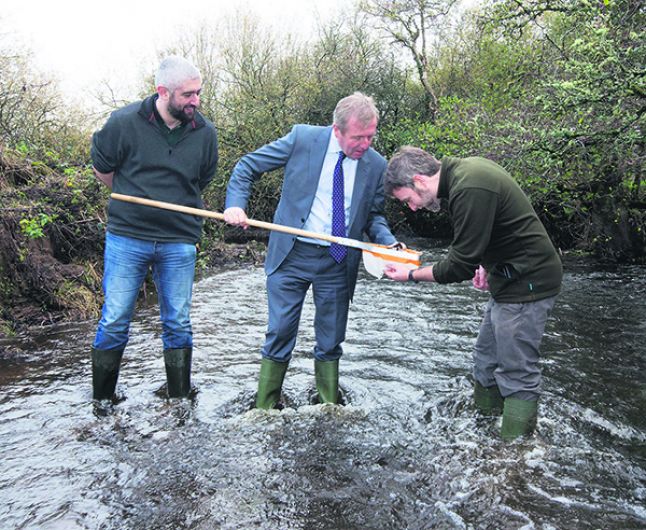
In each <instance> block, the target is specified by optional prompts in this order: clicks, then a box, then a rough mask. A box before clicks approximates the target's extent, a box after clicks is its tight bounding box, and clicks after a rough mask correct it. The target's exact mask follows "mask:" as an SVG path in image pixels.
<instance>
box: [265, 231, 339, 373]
mask: <svg viewBox="0 0 646 530" xmlns="http://www.w3.org/2000/svg"><path fill="white" fill-rule="evenodd" d="M329 250H330V249H329V247H327V246H323V245H314V244H310V243H304V242H301V241H298V240H296V242H295V243H294V248H293V249H292V250H291V252H290V253H289V254H288V255H287V257H286V258H285V260H284V261H283V263H282V264H281V265H280V267H278V269H276V270H275V271H274V272H273V273H271V274H270V275H269V276H267V302H268V305H269V323H268V326H267V333H266V336H265V344H264V346H263V348H262V355H263V357H266V358H269V359H271V360H273V361H277V362H288V361H289V360H290V359H291V356H292V351H293V350H294V346H295V345H296V336H297V334H298V326H299V323H300V318H301V312H302V309H303V302H304V300H305V295H306V294H307V291H308V289H309V288H310V286H312V295H313V299H314V309H315V315H314V333H315V337H316V343H315V345H314V351H313V353H314V357H315V358H316V359H317V360H319V361H335V360H337V359H339V357H341V355H342V353H343V350H342V348H341V343H342V342H343V341H344V340H345V331H346V326H347V322H348V307H349V304H350V296H349V289H348V279H347V265H346V262H347V259H346V260H344V261H342V262H341V263H337V262H336V261H334V259H333V258H332V256H331V255H330V251H329Z"/></svg>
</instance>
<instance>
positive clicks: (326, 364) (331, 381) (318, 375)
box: [314, 359, 339, 404]
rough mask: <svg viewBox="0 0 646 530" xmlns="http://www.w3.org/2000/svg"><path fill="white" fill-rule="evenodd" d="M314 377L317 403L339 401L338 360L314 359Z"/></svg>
mask: <svg viewBox="0 0 646 530" xmlns="http://www.w3.org/2000/svg"><path fill="white" fill-rule="evenodd" d="M314 378H315V380H316V390H317V392H318V398H319V403H335V404H336V403H338V402H339V361H338V360H336V361H318V360H316V359H315V360H314Z"/></svg>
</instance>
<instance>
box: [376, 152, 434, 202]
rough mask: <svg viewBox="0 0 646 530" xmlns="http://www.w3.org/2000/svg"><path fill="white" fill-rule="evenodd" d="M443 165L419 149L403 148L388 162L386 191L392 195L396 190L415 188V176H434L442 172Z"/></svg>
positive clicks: (385, 180) (385, 182) (385, 181)
mask: <svg viewBox="0 0 646 530" xmlns="http://www.w3.org/2000/svg"><path fill="white" fill-rule="evenodd" d="M441 165H442V164H441V163H440V161H439V160H437V159H436V158H435V157H434V156H433V155H431V154H429V153H427V152H426V151H424V150H423V149H420V148H419V147H413V146H410V145H406V146H404V147H401V148H400V149H399V150H398V151H397V152H396V153H395V154H394V155H393V156H392V158H391V159H390V162H388V168H387V169H386V176H385V177H384V191H385V192H386V193H387V194H388V195H392V194H393V191H395V190H396V189H399V188H413V187H414V184H413V176H415V175H427V176H429V177H430V176H433V175H435V174H436V173H437V172H438V171H439V170H440V167H441Z"/></svg>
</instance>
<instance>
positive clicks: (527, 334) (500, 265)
mask: <svg viewBox="0 0 646 530" xmlns="http://www.w3.org/2000/svg"><path fill="white" fill-rule="evenodd" d="M384 188H385V191H386V193H388V194H390V195H392V196H394V197H395V198H396V199H398V200H400V201H402V202H404V203H406V204H408V206H409V207H410V208H411V209H412V210H413V211H415V210H417V209H419V208H428V209H430V210H432V211H438V210H439V207H440V200H441V199H444V200H445V201H446V203H447V206H448V210H449V215H450V217H451V221H452V224H453V240H452V242H451V247H450V248H449V253H448V256H447V257H446V258H445V259H441V260H439V261H438V262H437V263H435V264H433V265H430V266H427V267H422V268H419V269H414V270H410V269H408V268H406V267H403V266H399V265H393V266H389V267H388V268H387V269H386V271H385V272H386V275H387V276H388V277H390V278H391V279H393V280H398V281H410V282H415V283H417V282H420V281H424V282H438V283H453V282H461V281H464V280H469V279H473V283H474V286H475V287H477V288H480V289H488V290H489V292H490V294H491V299H490V300H489V302H488V303H487V306H486V308H485V315H484V319H483V321H482V324H481V326H480V331H479V333H478V338H477V341H476V346H475V353H474V361H475V368H474V377H475V390H474V400H475V404H476V407H477V408H478V409H479V410H480V411H481V412H484V413H486V414H493V413H498V414H499V413H500V412H502V415H503V421H502V430H501V435H502V437H503V438H504V439H513V438H516V437H518V436H520V435H523V434H528V433H530V432H531V431H532V430H533V429H534V426H535V424H536V415H537V402H538V398H539V394H540V383H541V372H540V369H539V366H538V361H539V346H540V343H541V339H542V336H543V332H544V330H545V323H546V321H547V317H548V315H549V313H550V311H551V309H552V307H553V306H554V302H555V300H556V296H557V294H558V293H559V291H560V288H561V280H562V276H563V270H562V265H561V260H560V259H559V256H558V253H557V252H556V249H555V248H554V246H553V245H552V242H551V241H550V238H549V236H548V235H547V232H546V231H545V228H544V226H543V225H542V223H541V222H540V220H539V219H538V216H537V215H536V212H534V209H533V208H532V206H531V204H530V202H529V199H528V198H527V196H526V195H525V194H524V193H523V191H522V190H521V189H520V187H519V186H518V184H517V183H516V182H515V181H514V179H513V178H512V177H511V175H509V173H507V172H506V171H505V170H504V169H503V168H502V167H501V166H499V165H498V164H496V163H494V162H492V161H490V160H486V159H484V158H479V157H472V158H462V159H461V158H453V157H446V158H443V159H442V160H441V162H440V161H438V160H436V159H435V158H434V157H433V156H432V155H430V154H428V153H426V152H425V151H423V150H422V149H417V148H415V147H404V148H402V149H400V151H399V152H398V153H396V154H395V155H394V156H393V157H392V159H391V160H390V162H389V164H388V169H387V171H386V177H385V181H384Z"/></svg>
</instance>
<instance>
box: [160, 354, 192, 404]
mask: <svg viewBox="0 0 646 530" xmlns="http://www.w3.org/2000/svg"><path fill="white" fill-rule="evenodd" d="M192 355H193V349H192V348H178V349H173V350H164V364H165V365H166V380H167V381H168V397H171V398H183V397H188V395H189V394H190V392H191V358H192Z"/></svg>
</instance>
